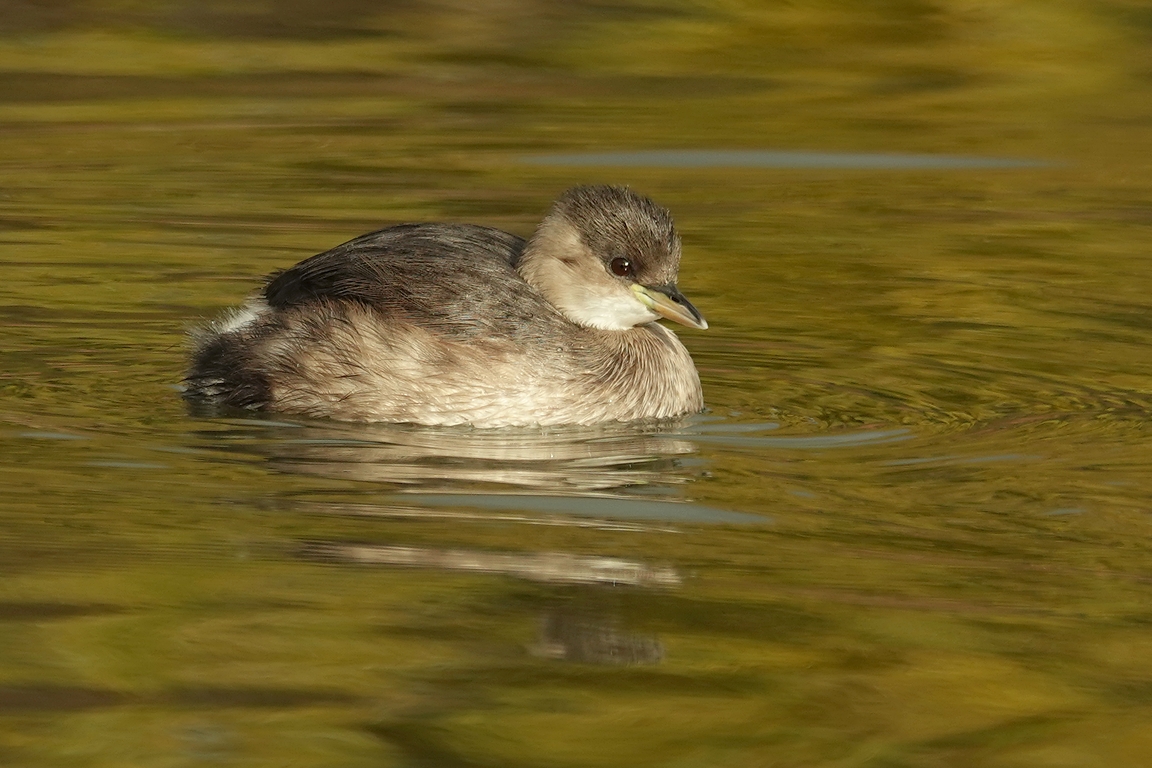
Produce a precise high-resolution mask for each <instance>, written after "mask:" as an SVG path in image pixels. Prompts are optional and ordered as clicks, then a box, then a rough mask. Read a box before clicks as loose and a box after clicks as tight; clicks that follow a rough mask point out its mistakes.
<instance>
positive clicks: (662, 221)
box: [517, 186, 708, 330]
mask: <svg viewBox="0 0 1152 768" xmlns="http://www.w3.org/2000/svg"><path fill="white" fill-rule="evenodd" d="M517 269H518V270H519V271H520V274H521V276H522V277H523V278H524V279H525V280H526V281H527V282H528V283H530V284H531V285H532V286H534V287H535V288H536V289H537V290H538V291H540V292H541V293H542V294H544V296H545V298H547V299H548V300H549V301H551V302H552V303H553V304H554V305H555V306H556V308H557V309H559V310H560V311H561V312H563V313H564V315H565V316H567V317H568V319H569V320H571V321H572V322H574V323H577V324H578V325H583V326H588V327H591V328H601V329H604V330H626V329H628V328H632V327H634V326H637V325H643V324H646V323H651V322H653V321H654V320H658V319H660V318H661V317H663V318H667V319H668V320H675V321H676V322H678V323H683V324H684V325H687V326H690V327H692V328H707V327H708V323H706V322H705V321H704V318H703V317H702V316H701V314H700V312H699V311H697V309H696V308H695V307H694V306H692V304H691V303H689V301H688V300H687V299H686V298H684V296H683V295H682V294H681V293H680V291H679V290H678V289H677V288H676V275H677V272H678V271H679V269H680V236H679V235H678V234H676V227H675V226H674V225H673V224H672V216H671V214H669V213H668V211H667V210H665V209H664V208H662V207H660V206H659V205H657V204H656V203H654V202H652V201H651V200H649V199H648V198H646V197H642V196H641V195H637V194H636V193H635V192H632V191H631V190H628V189H625V188H624V187H610V186H585V187H573V188H572V189H570V190H568V191H567V192H565V193H564V194H563V195H562V196H561V197H560V199H559V200H557V201H556V203H555V204H554V205H553V206H552V210H551V211H550V212H549V213H548V215H547V217H545V219H544V221H543V222H541V224H540V226H539V227H538V228H537V229H536V232H535V233H534V234H533V235H532V237H531V239H529V241H528V245H527V247H526V248H525V249H524V254H523V255H522V256H521V257H520V262H519V264H518V265H517Z"/></svg>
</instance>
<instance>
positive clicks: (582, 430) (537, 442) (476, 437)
mask: <svg viewBox="0 0 1152 768" xmlns="http://www.w3.org/2000/svg"><path fill="white" fill-rule="evenodd" d="M677 426H678V425H677V424H676V423H659V424H647V425H643V426H641V425H637V424H608V425H598V426H590V427H551V428H546V429H544V428H519V429H501V430H476V429H471V428H468V427H419V426H413V425H405V424H355V425H353V424H341V423H339V422H329V421H319V422H299V423H285V422H280V421H262V420H259V419H246V420H231V421H220V420H217V421H214V422H213V427H214V428H213V429H210V430H204V431H202V432H201V433H200V437H201V438H202V440H203V441H204V442H207V443H208V446H209V447H210V448H212V449H214V450H223V451H227V452H229V453H235V452H241V453H248V454H256V455H258V456H261V457H263V458H264V459H266V461H267V462H268V464H269V465H270V466H271V467H272V468H274V469H276V470H279V471H282V472H288V473H292V474H306V475H315V476H321V477H329V478H338V479H345V480H355V481H363V482H372V483H386V484H390V485H393V486H396V490H398V491H403V492H409V493H413V492H419V493H453V494H460V493H465V494H467V493H478V494H491V493H497V494H511V495H514V494H525V493H529V494H533V495H549V496H551V495H559V496H585V495H596V496H603V495H614V494H620V493H625V492H626V491H627V489H633V490H634V489H637V488H641V487H642V488H644V489H646V490H647V491H652V490H654V489H658V488H662V489H664V490H665V491H666V494H665V495H667V496H669V497H675V496H677V495H678V494H675V493H674V492H673V489H674V488H675V487H676V486H680V485H683V484H684V483H685V482H687V481H689V480H691V479H693V478H694V477H695V476H697V475H698V474H699V466H698V464H699V462H697V461H695V460H693V459H692V458H691V455H692V454H694V453H695V452H696V445H695V444H694V443H693V442H692V441H691V440H690V439H687V438H685V437H684V436H682V435H680V434H677V432H676V428H677ZM669 500H672V499H671V498H670V499H669Z"/></svg>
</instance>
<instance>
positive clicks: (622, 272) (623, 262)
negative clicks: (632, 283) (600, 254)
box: [608, 256, 633, 277]
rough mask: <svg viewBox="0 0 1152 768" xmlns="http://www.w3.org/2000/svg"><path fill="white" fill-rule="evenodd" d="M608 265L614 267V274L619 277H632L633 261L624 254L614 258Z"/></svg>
mask: <svg viewBox="0 0 1152 768" xmlns="http://www.w3.org/2000/svg"><path fill="white" fill-rule="evenodd" d="M608 266H609V267H611V268H612V274H614V275H616V276H617V277H632V274H633V272H632V262H630V261H628V259H626V258H624V257H623V256H617V257H616V258H614V259H612V263H611V264H609V265H608Z"/></svg>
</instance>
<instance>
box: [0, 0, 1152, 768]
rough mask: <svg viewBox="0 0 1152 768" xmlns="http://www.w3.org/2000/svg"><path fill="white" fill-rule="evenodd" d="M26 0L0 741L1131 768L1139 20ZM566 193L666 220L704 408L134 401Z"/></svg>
mask: <svg viewBox="0 0 1152 768" xmlns="http://www.w3.org/2000/svg"><path fill="white" fill-rule="evenodd" d="M19 7H20V8H24V6H19ZM46 8H47V6H45V8H44V9H41V8H40V7H39V6H36V7H35V8H33V7H32V6H28V7H27V8H25V10H23V11H20V12H16V11H3V12H0V13H2V14H4V15H0V19H3V20H4V21H5V25H3V26H0V29H3V30H5V31H4V32H3V33H0V72H2V73H3V76H2V77H0V136H2V137H3V146H4V150H3V152H2V153H0V262H2V264H3V270H4V278H5V279H4V281H3V285H2V287H0V292H2V297H3V300H2V301H0V323H2V324H3V329H2V330H3V338H4V343H3V344H0V360H2V366H0V371H2V374H0V375H2V378H0V392H2V393H3V398H2V400H0V446H2V449H3V451H4V459H5V460H4V462H3V464H2V465H0V472H2V473H3V483H2V487H3V496H2V497H0V522H2V524H3V525H2V530H3V532H4V533H3V537H2V538H0V563H2V564H3V575H4V585H5V587H4V591H3V595H0V630H2V631H0V643H2V644H3V651H4V652H3V653H2V654H0V762H2V763H4V764H11V765H45V766H49V765H52V766H55V765H84V766H105V765H106V766H117V767H119V766H124V765H141V766H144V765H157V766H159V765H165V766H171V765H200V764H206V763H219V764H235V765H245V766H249V765H255V766H259V765H269V766H282V765H289V764H290V765H316V766H335V765H339V766H352V765H366V766H367V765H372V766H379V765H396V766H433V765H434V766H480V765H483V766H502V767H504V766H541V765H548V766H619V765H634V766H710V767H711V766H747V765H780V766H792V765H795V766H800V765H843V766H850V765H851V766H855V765H859V766H881V765H883V766H926V767H927V766H957V767H959V766H964V767H966V768H967V767H968V766H1013V765H1019V766H1070V765H1075V766H1087V765H1101V766H1128V765H1149V764H1152V757H1150V756H1152V730H1150V729H1149V728H1148V723H1149V722H1152V608H1150V606H1152V565H1150V564H1152V551H1150V550H1152V546H1150V541H1152V539H1150V525H1152V517H1150V515H1149V511H1150V508H1149V499H1150V498H1152V482H1150V480H1149V478H1150V477H1152V472H1150V470H1152V453H1150V449H1149V445H1152V443H1150V441H1149V438H1150V436H1152V435H1150V429H1149V424H1148V414H1149V406H1150V404H1152V385H1150V384H1149V382H1150V381H1152V353H1150V352H1149V345H1148V343H1147V339H1148V336H1149V332H1150V331H1152V321H1150V319H1149V318H1150V316H1152V315H1150V314H1149V309H1150V307H1149V299H1148V297H1149V296H1150V295H1152V273H1150V270H1149V260H1148V257H1149V252H1150V251H1149V249H1150V248H1152V214H1150V211H1152V154H1150V152H1149V147H1152V142H1150V141H1149V138H1150V137H1152V131H1150V128H1152V112H1150V105H1152V98H1149V96H1150V94H1149V83H1150V82H1152V81H1150V80H1149V76H1148V68H1147V57H1146V50H1147V43H1148V41H1149V38H1150V35H1152V23H1150V20H1149V18H1148V17H1147V14H1145V13H1142V12H1140V11H1139V10H1138V9H1136V8H1135V7H1134V6H1131V5H1125V4H1120V3H1104V4H1078V3H1071V4H1059V5H1050V4H1034V5H1028V4H1025V5H1018V6H1012V9H1000V10H998V9H994V8H986V9H984V10H982V11H980V13H976V12H975V11H973V10H971V9H969V8H967V6H964V7H961V5H960V4H952V3H940V4H935V5H931V6H929V5H926V4H918V3H895V4H879V5H868V6H866V7H865V6H860V7H855V6H853V7H851V8H850V7H848V6H844V7H841V6H839V5H835V4H831V5H826V6H813V7H811V8H804V9H801V8H796V7H794V6H790V5H787V6H786V5H780V6H778V7H777V6H775V5H766V6H764V7H762V8H761V7H759V6H757V7H752V6H747V7H745V6H740V5H739V4H737V5H732V4H727V5H722V4H712V3H702V4H695V5H692V6H688V5H671V4H670V5H668V6H654V5H642V4H641V5H636V4H624V5H619V6H612V7H608V6H602V5H597V4H571V5H570V6H564V8H563V9H562V10H561V9H559V6H557V7H556V8H553V7H552V6H548V7H547V8H546V7H545V6H543V5H538V4H535V3H532V2H516V3H506V4H500V5H499V6H491V7H487V6H486V7H484V8H482V9H479V10H476V11H475V12H473V11H471V10H467V9H463V8H457V7H455V6H449V5H443V6H440V5H428V6H424V5H418V4H413V5H405V6H402V7H397V8H395V9H392V10H391V11H390V12H389V13H387V14H383V15H382V14H380V12H379V10H378V8H377V6H376V5H375V4H370V3H366V2H365V3H361V2H357V1H356V0H346V1H342V2H338V3H335V4H332V3H329V4H324V5H323V6H322V7H321V6H320V5H315V4H312V3H307V2H299V3H289V4H283V5H280V6H277V8H276V9H275V12H272V11H265V10H262V9H261V8H258V7H256V6H249V5H243V6H235V7H232V6H215V5H213V6H201V5H200V4H191V3H174V4H172V3H170V4H167V5H165V6H164V9H163V10H154V9H150V8H146V7H144V6H140V7H136V6H131V5H124V4H115V5H114V4H107V5H105V4H101V3H95V4H85V5H83V6H80V5H70V4H62V5H58V6H53V8H54V9H55V10H52V11H49V10H45V9H46ZM157 8H159V7H157ZM1038 30H1040V31H1042V32H1043V34H1040V32H1038ZM668 148H676V149H677V150H678V151H680V150H682V151H683V152H684V154H677V155H671V156H670V155H666V154H660V153H663V152H666V150H667V149H668ZM750 149H754V150H756V151H757V152H761V153H762V154H757V155H754V156H745V155H733V154H731V153H733V152H747V151H749V150H750ZM653 153H657V154H653ZM701 153H706V154H701ZM718 153H727V154H718ZM763 153H768V154H763ZM526 158H535V159H537V160H538V161H540V160H542V159H543V160H548V159H550V160H549V161H548V162H535V163H532V162H525V159H526ZM581 158H583V160H581ZM589 158H591V159H589ZM677 158H679V159H677ZM717 158H719V159H720V160H722V162H718V161H717ZM629 159H631V160H636V162H631V161H630V160H629ZM637 159H638V160H637ZM689 160H691V162H689ZM705 161H707V162H705ZM579 182H613V183H625V184H629V185H631V186H633V187H634V188H636V189H638V190H640V191H642V192H645V193H647V194H649V195H651V196H652V197H654V198H655V199H656V200H658V201H659V202H661V203H663V204H664V205H666V206H668V207H669V208H670V209H671V210H672V211H673V212H674V214H675V216H676V219H677V222H678V225H679V227H680V230H681V233H682V235H683V238H684V242H685V259H684V264H683V268H682V273H681V279H680V285H681V288H682V289H683V290H684V292H685V294H686V295H687V296H689V297H690V298H691V299H692V301H693V302H694V303H695V304H696V305H697V306H698V307H700V309H701V311H702V312H703V313H704V314H705V316H707V317H708V319H709V323H710V325H711V327H710V329H709V330H708V331H705V332H696V331H690V330H684V331H683V332H682V333H681V334H680V335H681V338H683V340H684V342H685V344H686V345H687V346H688V347H689V349H690V350H691V351H692V353H693V356H694V358H695V359H696V361H697V364H698V367H699V369H700V372H701V376H702V379H703V383H704V389H705V396H706V400H707V403H708V411H707V412H706V413H704V414H701V415H698V416H694V417H691V418H687V419H684V420H682V421H678V422H675V423H667V424H647V425H610V426H605V427H599V428H581V429H534V430H533V429H525V430H496V431H478V430H471V429H467V428H451V429H423V428H415V427H411V426H406V425H349V424H337V423H329V422H323V421H304V420H296V419H285V418H280V417H276V416H269V417H266V418H265V417H258V416H253V415H246V414H235V415H232V416H228V417H206V416H203V415H200V414H196V413H191V412H189V411H188V409H187V408H186V407H185V405H184V403H183V402H182V401H181V399H180V396H179V391H178V386H177V385H178V383H179V380H180V377H181V375H182V372H183V367H184V354H185V347H184V340H183V339H184V333H185V331H186V329H187V328H188V327H189V325H190V324H194V323H196V322H202V321H204V320H205V319H207V318H210V317H212V316H214V315H215V314H216V313H217V312H219V311H221V310H222V309H223V308H224V307H227V306H231V305H235V304H237V303H238V302H240V301H241V300H242V299H243V297H244V296H245V295H247V294H248V293H249V292H250V291H252V290H253V289H254V288H255V287H256V286H258V285H259V280H260V278H261V276H262V275H265V274H267V273H269V272H271V271H273V270H275V269H279V268H283V267H286V266H289V265H291V264H292V263H294V262H296V261H297V260H299V259H301V258H304V257H306V256H309V255H311V254H313V253H316V252H319V251H321V250H324V249H326V248H329V247H331V246H333V245H336V244H338V243H340V242H342V241H344V240H347V239H349V238H351V237H353V236H355V235H358V234H360V233H362V232H366V231H369V230H371V229H375V228H379V227H382V226H386V225H389V224H393V223H398V222H401V221H429V220H444V219H447V220H456V221H473V222H477V223H483V224H489V225H494V226H500V227H505V228H507V229H509V230H511V231H514V232H517V233H518V234H522V235H527V234H529V233H530V232H531V231H532V228H533V226H534V225H535V223H536V222H537V221H539V219H540V217H541V216H542V215H543V213H544V211H545V210H546V209H547V206H548V205H549V203H550V201H551V200H552V199H553V198H554V197H555V196H556V195H557V194H558V193H559V192H560V191H561V190H562V189H564V188H565V187H566V186H568V185H570V184H573V183H579Z"/></svg>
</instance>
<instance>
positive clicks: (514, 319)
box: [264, 224, 559, 338]
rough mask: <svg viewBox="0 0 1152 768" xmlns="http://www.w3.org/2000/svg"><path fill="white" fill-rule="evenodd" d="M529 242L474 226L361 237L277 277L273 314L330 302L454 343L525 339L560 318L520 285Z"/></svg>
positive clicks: (270, 298) (269, 290) (270, 288)
mask: <svg viewBox="0 0 1152 768" xmlns="http://www.w3.org/2000/svg"><path fill="white" fill-rule="evenodd" d="M524 244H525V243H524V240H523V239H522V238H520V237H517V236H516V235H512V234H509V233H508V232H503V231H501V230H499V229H494V228H491V227H480V226H475V225H471V224H402V225H400V226H396V227H390V228H388V229H382V230H380V231H379V232H372V233H370V234H367V235H362V236H360V237H358V238H356V239H355V240H350V241H348V242H347V243H344V244H343V245H338V246H336V247H335V248H333V249H332V250H330V251H325V252H324V253H321V254H318V255H316V256H313V257H312V258H310V259H305V260H304V261H302V262H300V263H299V264H297V265H296V266H294V267H292V268H290V269H287V270H285V271H283V272H280V273H279V274H276V275H273V276H272V277H271V279H270V280H269V281H268V284H267V285H266V286H265V287H264V298H265V299H266V300H267V302H268V304H269V306H271V307H273V308H275V309H289V308H291V307H296V306H301V305H305V304H308V303H310V302H314V301H318V300H323V299H328V300H336V301H356V302H360V303H362V304H366V305H369V306H371V307H373V308H374V309H376V310H377V311H378V312H380V313H381V314H382V315H384V316H386V317H388V318H390V319H392V320H395V321H400V322H410V323H414V324H418V325H421V326H424V327H427V328H429V329H430V330H435V331H437V332H439V333H442V334H445V335H449V336H452V337H456V338H470V337H474V336H478V335H480V336H483V335H487V336H493V335H496V336H506V337H523V336H524V334H525V333H531V332H532V331H531V329H532V327H533V325H532V324H531V323H529V322H528V321H530V320H533V319H535V320H536V321H537V331H540V330H543V329H542V328H539V327H538V323H539V321H540V320H542V319H544V320H547V321H548V322H553V321H554V316H555V317H558V316H559V314H558V313H557V312H556V310H555V308H554V307H552V305H551V304H549V303H548V302H547V301H545V300H544V299H543V298H542V297H541V296H540V295H539V294H538V293H537V292H536V291H535V290H534V289H533V288H532V287H531V286H529V285H528V284H527V283H525V282H524V281H523V279H521V277H520V276H519V274H518V273H517V272H516V269H515V264H516V261H517V260H518V259H519V257H520V253H521V251H523V250H524Z"/></svg>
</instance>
